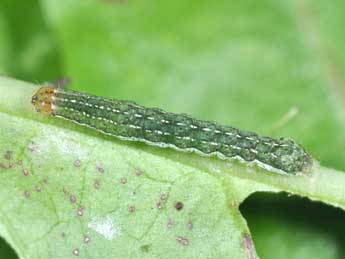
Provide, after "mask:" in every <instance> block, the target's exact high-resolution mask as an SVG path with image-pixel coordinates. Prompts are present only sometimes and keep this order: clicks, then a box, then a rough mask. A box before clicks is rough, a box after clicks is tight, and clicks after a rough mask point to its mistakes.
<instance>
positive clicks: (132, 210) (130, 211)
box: [128, 205, 135, 213]
mask: <svg viewBox="0 0 345 259" xmlns="http://www.w3.org/2000/svg"><path fill="white" fill-rule="evenodd" d="M128 212H129V213H133V212H135V206H134V205H131V206H128Z"/></svg>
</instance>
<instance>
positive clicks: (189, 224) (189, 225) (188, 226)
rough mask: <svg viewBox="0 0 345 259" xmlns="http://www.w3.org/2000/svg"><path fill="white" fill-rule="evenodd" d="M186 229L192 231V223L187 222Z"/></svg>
mask: <svg viewBox="0 0 345 259" xmlns="http://www.w3.org/2000/svg"><path fill="white" fill-rule="evenodd" d="M187 228H188V229H189V230H192V229H193V223H192V221H188V223H187Z"/></svg>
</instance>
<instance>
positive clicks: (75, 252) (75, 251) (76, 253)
mask: <svg viewBox="0 0 345 259" xmlns="http://www.w3.org/2000/svg"><path fill="white" fill-rule="evenodd" d="M72 254H73V255H74V256H79V255H80V251H79V249H78V248H76V249H74V250H73V252H72Z"/></svg>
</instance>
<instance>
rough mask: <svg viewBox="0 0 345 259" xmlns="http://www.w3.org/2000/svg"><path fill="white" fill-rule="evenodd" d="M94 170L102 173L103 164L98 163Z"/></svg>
mask: <svg viewBox="0 0 345 259" xmlns="http://www.w3.org/2000/svg"><path fill="white" fill-rule="evenodd" d="M96 170H97V171H98V172H99V173H101V174H103V173H104V166H103V164H98V165H97V166H96Z"/></svg>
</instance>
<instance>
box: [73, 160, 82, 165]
mask: <svg viewBox="0 0 345 259" xmlns="http://www.w3.org/2000/svg"><path fill="white" fill-rule="evenodd" d="M73 165H74V166H75V167H80V166H81V161H80V160H79V159H77V160H75V161H74V163H73Z"/></svg>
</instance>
